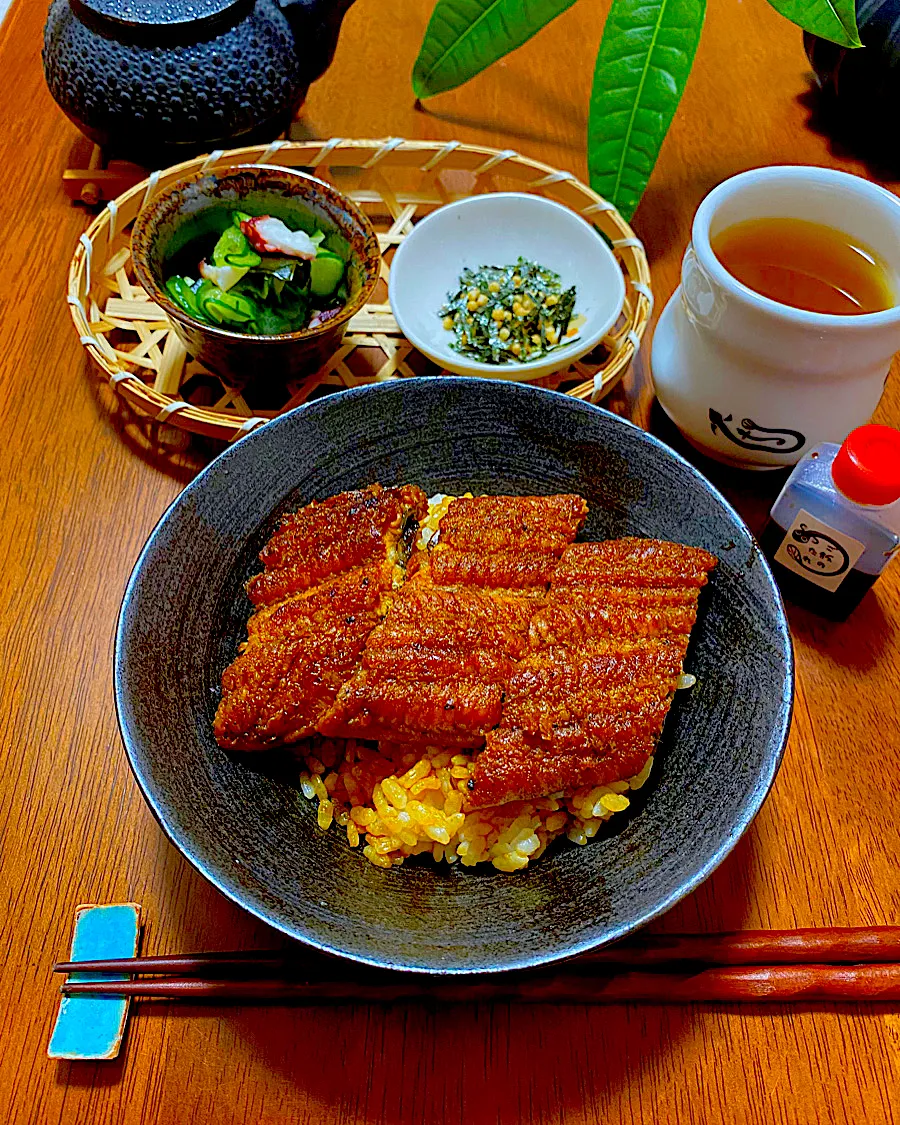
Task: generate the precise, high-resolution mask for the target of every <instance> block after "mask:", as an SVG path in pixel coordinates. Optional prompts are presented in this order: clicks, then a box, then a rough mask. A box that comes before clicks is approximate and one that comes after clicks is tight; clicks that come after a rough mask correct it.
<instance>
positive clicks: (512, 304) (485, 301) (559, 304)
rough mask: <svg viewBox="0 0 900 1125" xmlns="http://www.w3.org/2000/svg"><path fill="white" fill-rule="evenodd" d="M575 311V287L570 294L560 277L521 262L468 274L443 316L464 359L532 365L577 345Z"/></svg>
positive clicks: (570, 289) (467, 272)
mask: <svg viewBox="0 0 900 1125" xmlns="http://www.w3.org/2000/svg"><path fill="white" fill-rule="evenodd" d="M574 309H575V286H574V285H573V286H571V288H569V289H565V290H564V289H563V288H562V285H561V282H560V277H559V274H556V273H554V272H553V271H552V270H548V269H545V268H544V267H543V266H539V265H537V264H536V263H535V262H529V261H528V260H527V259H525V258H519V260H518V261H517V262H516V264H515V265H512V266H481V267H480V269H477V270H472V269H466V270H463V272H462V274H461V275H460V279H459V289H458V290H457V291H456V292H455V293H453V294H448V297H447V303H446V304H445V305H444V306H443V307H442V308H441V309H440V311H439V313H438V315H439V316H440V317H441V318H442V319H443V322H444V327H445V328H446V329H447V330H448V331H452V332H453V333H454V335H455V337H456V339H455V342H454V343H453V344H451V345H450V346H451V347H452V348H453V350H454V351H457V352H459V353H460V354H461V355H465V356H469V357H470V358H471V359H477V360H480V361H481V362H482V363H526V362H527V361H529V360H533V359H539V358H540V357H541V356H544V355H546V354H547V353H548V352H551V351H553V350H554V349H555V348H559V347H562V346H563V345H564V344H570V343H571V342H572V340H573V339H574V336H575V333H576V331H577V329H576V328H575V326H574V325H573V324H572V314H573V312H574Z"/></svg>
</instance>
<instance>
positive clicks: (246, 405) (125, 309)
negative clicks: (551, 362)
mask: <svg viewBox="0 0 900 1125" xmlns="http://www.w3.org/2000/svg"><path fill="white" fill-rule="evenodd" d="M238 163H251V164H266V163H272V164H279V165H282V166H284V167H288V168H301V169H303V170H305V171H310V172H312V173H313V174H314V175H316V176H318V177H320V178H321V179H324V180H328V181H329V182H331V183H333V184H334V185H335V186H336V187H337V188H338V189H339V190H340V191H342V192H344V194H346V195H349V196H350V197H351V198H352V199H353V200H355V201H356V202H357V203H358V204H360V205H361V207H362V208H363V210H364V211H365V212H366V214H367V215H368V216H369V218H370V219H371V221H372V223H373V225H374V227H375V229H376V231H377V232H378V238H379V242H380V244H381V250H382V255H383V261H382V268H381V273H382V278H381V281H380V282H379V286H378V289H377V290H376V291H375V294H374V300H373V301H372V303H370V304H368V305H366V306H365V308H364V309H362V310H361V311H360V312H359V313H358V314H357V315H356V316H355V317H354V318H353V319H352V320H351V321H350V324H349V327H348V331H347V334H346V336H345V337H344V340H343V342H342V343H341V346H340V347H339V348H338V350H337V351H336V352H335V353H334V355H332V356H331V358H330V359H329V360H328V362H327V363H326V364H325V365H324V366H323V367H322V369H321V370H320V371H318V372H317V373H316V374H314V375H312V376H308V377H305V378H304V379H302V380H301V381H298V382H296V383H291V384H288V385H287V386H286V387H284V388H282V389H281V390H280V391H279V392H276V394H277V398H276V399H275V400H272V399H271V398H269V399H268V400H266V399H261V398H259V397H258V396H257V397H254V394H255V390H254V388H253V386H252V385H251V386H247V387H244V388H243V389H242V388H234V387H229V386H226V385H225V384H224V383H222V382H221V381H220V380H219V379H218V378H217V377H216V376H215V375H213V374H211V373H210V372H209V371H207V370H206V369H205V368H204V367H202V366H201V365H200V364H199V363H197V362H196V361H194V360H193V359H191V358H190V357H189V356H187V355H186V354H185V351H184V348H183V347H182V345H181V344H180V343H179V341H178V339H177V338H176V336H175V334H174V332H172V331H171V329H170V326H169V323H168V321H167V320H166V319H165V316H164V315H163V313H162V310H161V309H160V308H159V306H158V305H156V304H154V303H153V302H151V301H150V300H149V299H148V298H147V295H146V294H145V293H144V291H143V289H141V288H140V287H139V286H137V285H136V283H135V282H134V275H133V272H132V267H131V250H130V234H129V231H130V227H131V224H132V223H133V221H134V219H135V218H136V216H137V214H138V212H139V211H140V209H141V208H142V207H143V206H144V205H145V204H146V203H147V202H148V201H149V200H150V199H152V198H153V196H154V194H155V193H156V192H158V191H159V190H160V189H161V188H164V187H166V186H168V185H169V184H171V183H174V182H175V181H176V180H180V179H183V178H184V177H185V176H189V175H193V174H194V173H196V172H200V171H207V170H215V169H217V168H225V167H228V166H229V165H232V164H238ZM510 190H512V191H528V192H534V193H536V194H539V195H543V196H546V197H547V198H549V199H554V200H556V201H557V202H559V203H563V204H565V205H566V206H568V207H571V208H572V209H573V210H575V211H577V212H579V213H580V214H581V215H583V216H584V217H585V218H587V219H588V220H589V221H590V222H592V223H593V224H594V225H595V226H596V227H597V228H598V229H599V230H600V232H601V233H602V234H603V235H604V236H605V237H606V238H607V240H608V241H609V242H610V243H611V245H612V247H613V250H614V252H615V254H616V257H617V259H618V261H619V263H620V265H621V267H622V272H623V274H624V275H625V280H626V287H625V288H626V295H625V305H624V308H623V312H622V315H621V317H620V318H619V322H618V323H617V324H616V325H615V327H614V328H613V330H612V331H611V332H610V333H609V334H608V335H607V337H606V338H605V339H604V341H603V342H602V344H601V345H600V346H599V347H597V348H596V349H595V350H594V351H593V352H591V353H590V354H589V355H588V356H586V357H585V358H584V359H582V360H580V361H579V362H577V363H575V364H572V365H571V366H570V367H568V368H567V369H565V370H563V371H560V372H557V373H556V374H554V375H550V376H546V377H544V378H542V379H538V380H535V381H536V382H537V383H538V384H539V385H541V386H545V387H550V388H551V389H554V390H562V391H564V392H566V393H568V394H571V395H575V396H576V397H578V398H583V399H590V401H592V402H597V401H598V400H599V399H600V398H601V397H602V396H603V395H605V394H606V393H607V392H608V391H609V390H611V389H612V387H613V386H614V385H615V384H616V383H617V382H618V381H619V379H621V377H622V375H623V374H624V373H625V371H626V370H627V368H628V366H629V364H630V363H631V361H632V360H633V359H634V356H635V354H636V352H637V350H638V348H639V347H640V342H641V338H642V336H643V334H644V331H645V329H646V327H647V323H648V321H649V319H650V314H651V312H652V308H653V297H652V293H651V290H650V271H649V267H648V265H647V257H646V254H645V253H644V247H643V245H642V244H641V242H640V240H639V239H638V238H637V237H636V236H635V234H634V232H633V231H632V229H631V227H629V226H628V224H627V223H626V222H625V220H624V219H623V218H622V216H621V215H620V214H619V213H618V211H617V210H616V209H615V207H614V206H613V205H612V204H611V203H609V202H607V201H606V200H605V199H603V198H602V197H601V196H599V195H597V194H596V192H593V191H591V189H590V188H589V187H586V186H585V185H584V184H582V183H580V182H579V181H578V180H577V179H576V178H575V177H574V176H573V175H572V174H571V173H569V172H561V171H558V170H556V169H555V168H551V167H550V166H549V165H547V164H541V163H539V162H538V161H536V160H529V159H527V158H526V157H524V156H519V154H518V153H516V152H513V151H511V150H506V151H502V152H501V151H498V150H497V149H492V148H485V147H482V146H480V145H466V144H461V143H460V142H458V141H450V142H449V143H440V142H437V141H405V140H400V139H397V138H394V139H391V140H387V141H378V140H341V139H333V140H330V141H324V142H323V141H309V142H303V143H293V142H289V141H274V142H273V143H272V144H270V145H268V146H264V145H259V146H253V147H250V148H239V149H232V150H231V151H229V152H224V151H217V152H213V153H211V154H210V155H209V156H205V157H199V158H197V159H195V160H189V161H186V162H185V163H183V164H177V165H175V166H174V167H172V168H167V169H166V170H165V171H160V172H154V173H153V174H152V175H151V176H150V177H149V178H148V179H146V180H144V181H143V182H142V183H139V184H137V185H136V186H135V187H133V188H131V189H130V190H129V191H126V192H125V193H124V194H122V195H120V196H119V197H118V199H115V200H113V201H112V202H111V203H109V204H108V205H107V206H106V208H104V210H103V211H102V212H101V213H100V214H99V215H98V216H97V217H96V218H95V219H94V221H93V222H92V223H91V225H90V226H89V227H88V229H87V231H86V232H85V233H84V234H83V235H82V236H81V239H80V242H79V245H78V247H77V248H76V251H75V255H74V257H73V259H72V263H71V266H70V268H69V281H68V296H67V300H68V303H69V309H70V312H71V314H72V319H73V320H74V322H75V328H76V331H77V332H78V335H79V338H80V340H81V343H82V344H83V345H84V347H85V348H86V349H87V351H88V353H89V354H90V355H91V357H92V358H93V359H94V360H95V361H96V363H97V364H99V366H100V367H101V368H102V370H103V371H104V372H105V373H106V375H107V376H108V378H109V380H110V382H111V383H112V384H113V386H114V387H115V389H116V390H117V391H118V393H119V394H120V395H122V396H123V397H124V398H125V399H126V400H127V401H128V403H129V404H130V405H131V406H132V407H134V408H135V409H137V410H138V411H140V412H141V413H142V414H144V415H149V416H150V417H151V418H153V419H155V420H156V421H158V422H167V423H170V424H171V425H174V426H178V427H179V428H181V429H183V430H188V431H191V432H194V433H200V434H204V435H206V436H208V437H212V438H217V439H220V440H224V441H235V440H237V439H238V438H240V437H243V436H244V434H247V433H249V432H250V431H251V430H253V429H255V428H256V427H257V426H260V425H263V424H264V423H265V422H266V421H268V420H269V419H271V418H273V417H275V416H276V415H278V414H281V413H282V412H283V411H285V410H290V409H292V408H293V407H295V406H298V405H300V404H301V403H302V402H305V401H307V400H308V399H310V398H314V397H316V396H318V395H321V394H326V393H328V392H330V391H335V390H341V389H343V388H345V387H355V386H358V385H359V384H361V383H369V382H376V381H381V380H385V379H397V378H402V377H404V376H409V375H426V374H438V373H439V368H438V367H437V366H436V365H435V364H433V363H431V362H430V361H429V360H427V359H426V358H425V357H424V356H422V355H421V354H419V353H418V352H416V351H415V349H414V348H413V347H412V345H411V344H409V342H408V341H407V340H406V339H405V338H404V337H403V335H402V334H401V333H400V330H399V328H398V327H397V322H396V321H395V320H394V318H393V316H392V314H391V309H390V305H389V304H388V303H387V279H388V276H389V273H390V263H391V259H392V258H393V255H394V252H395V250H396V248H397V246H398V245H399V244H400V243H401V242H402V241H403V239H404V237H405V236H406V235H407V234H408V233H409V232H410V230H412V226H413V224H414V223H415V222H416V220H417V219H419V218H421V217H422V216H424V215H427V214H429V213H430V212H431V211H434V210H435V209H436V208H438V207H441V206H443V205H444V204H446V203H450V202H452V201H454V200H456V199H461V198H464V197H465V196H468V195H476V194H480V193H483V192H490V191H510ZM265 393H266V394H268V395H269V396H271V395H272V394H273V391H272V390H271V388H269V389H268V390H267V391H266V392H265Z"/></svg>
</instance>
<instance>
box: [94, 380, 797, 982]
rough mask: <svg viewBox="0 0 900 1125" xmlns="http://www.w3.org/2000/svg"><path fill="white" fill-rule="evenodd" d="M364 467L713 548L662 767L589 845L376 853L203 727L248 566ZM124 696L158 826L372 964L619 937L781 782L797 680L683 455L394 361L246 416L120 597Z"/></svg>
mask: <svg viewBox="0 0 900 1125" xmlns="http://www.w3.org/2000/svg"><path fill="white" fill-rule="evenodd" d="M373 481H380V482H382V483H383V484H386V485H387V484H399V483H401V482H404V481H410V482H415V483H416V484H419V485H421V486H422V487H423V488H424V489H425V490H426V492H428V493H429V494H430V493H434V492H438V491H441V492H448V493H458V492H463V491H467V490H470V491H473V492H476V493H477V492H496V493H504V492H506V493H510V492H511V493H529V492H537V493H551V492H563V491H572V492H579V493H581V494H582V495H583V496H584V497H585V498H586V499H587V500H588V502H589V504H590V516H589V518H588V522H587V525H586V527H585V531H584V533H583V534H584V537H586V538H589V539H599V538H605V537H608V536H618V535H626V534H627V535H650V536H658V537H660V538H664V539H672V540H676V541H679V542H682V543H687V544H691V545H694V546H699V547H705V548H706V549H707V550H709V551H712V552H714V553H715V554H716V555H717V556H718V557H719V560H720V562H719V566H718V567H717V568H716V570H715V571H714V573H713V575H712V580H711V582H710V585H709V587H708V588H707V589H706V590H705V591H704V592H703V596H702V599H701V605H700V615H699V620H698V622H697V625H696V627H695V630H694V637H693V640H692V643H691V648H690V651H689V653H688V658H687V662H686V667H687V669H688V671H690V672H693V673H694V674H695V675H696V676H697V684H696V686H695V687H694V688H693V689H692V690H690V691H684V692H680V693H678V695H677V698H676V701H675V704H674V706H673V709H672V712H671V714H670V716H669V719H668V721H667V723H666V728H665V731H664V734H663V738H662V741H661V744H660V749H659V753H658V757H657V761H656V764H655V767H654V771H653V773H652V774H651V778H650V781H649V782H648V783H647V785H646V786H645V787H644V788H643V789H642V790H641V791H640V792H639V793H637V794H635V798H636V799H635V800H634V801H633V804H632V807H631V809H629V811H628V813H626V814H622V815H619V816H616V817H614V818H613V819H612V821H611V822H610V825H609V828H608V831H607V834H606V835H605V836H604V837H603V838H599V837H598V838H597V839H596V840H594V841H592V842H591V843H589V844H588V845H587V846H585V847H577V846H576V845H574V844H570V843H568V841H562V842H559V843H557V844H556V845H555V846H554V847H553V848H552V850H551V851H550V852H548V854H547V855H545V856H544V857H543V858H542V859H541V860H540V861H539V862H537V863H534V864H533V865H530V866H529V867H528V868H527V869H526V870H524V871H522V872H517V873H515V874H513V875H504V874H501V873H499V872H496V871H494V870H493V868H487V869H484V870H482V869H481V868H470V869H462V868H459V867H458V866H457V867H448V866H447V865H446V864H441V865H440V866H436V865H433V864H432V863H431V862H430V861H424V862H423V861H416V862H407V863H406V864H404V865H403V866H402V867H398V868H394V869H391V870H387V871H385V870H382V869H381V868H376V867H373V866H372V865H371V864H370V863H369V862H368V861H367V860H366V859H365V858H364V857H363V856H362V855H361V854H360V852H359V851H352V850H351V849H350V848H349V847H348V846H347V841H346V838H345V837H343V835H342V834H341V833H339V832H338V831H337V830H336V829H332V830H331V831H330V832H328V833H327V834H325V833H323V832H321V831H320V830H319V829H318V828H317V826H316V811H315V806H314V803H310V802H307V801H305V800H304V799H303V798H302V797H301V795H300V793H299V792H298V789H297V786H296V784H295V783H292V780H291V778H290V776H289V775H286V774H283V773H282V774H279V772H278V771H277V770H275V769H272V770H268V771H267V770H265V769H262V768H260V760H259V758H254V757H251V756H244V757H241V756H239V755H229V754H227V753H225V752H224V751H222V750H220V749H219V747H218V746H217V745H216V743H215V742H214V740H213V737H212V718H213V713H214V710H215V707H216V703H217V700H218V685H219V677H220V674H221V672H222V669H223V668H224V667H225V665H226V664H228V663H229V662H230V660H231V659H232V658H233V656H234V653H235V650H236V648H237V645H238V643H239V642H240V641H241V639H242V638H243V636H244V624H245V621H246V616H247V612H248V610H249V603H248V601H247V600H246V598H245V595H244V592H243V589H242V584H243V582H244V581H245V580H246V579H247V578H248V577H249V575H251V574H252V573H254V572H255V571H256V570H258V563H257V561H256V555H257V552H258V551H259V549H260V547H261V546H262V544H263V543H264V542H265V541H266V539H267V538H268V536H269V535H270V533H271V531H272V530H273V528H274V525H275V522H276V520H277V519H278V518H279V516H280V515H281V514H282V513H284V512H286V511H289V510H291V509H294V508H296V507H298V506H300V505H302V504H305V503H307V502H308V501H310V500H313V499H318V498H323V497H326V496H329V495H331V494H333V493H336V492H340V491H342V490H343V489H347V488H357V487H360V486H362V485H365V484H368V483H370V482H373ZM115 676H116V701H117V706H118V712H119V721H120V724H121V728H122V734H123V737H124V739H125V745H126V748H127V751H128V756H129V758H130V760H131V765H132V768H133V769H134V772H135V775H136V777H137V779H138V783H139V784H140V786H141V788H142V790H143V792H144V795H145V796H146V798H147V800H148V802H149V803H150V806H151V807H152V809H153V810H154V812H155V813H156V815H157V817H158V818H159V821H160V823H161V824H162V826H163V829H164V830H165V832H166V833H167V834H168V836H169V837H170V838H171V839H172V840H173V842H174V843H175V844H176V845H177V846H178V847H179V848H180V849H181V851H182V852H183V853H184V855H185V856H186V857H187V858H188V859H189V860H190V861H191V862H192V863H193V864H194V865H195V866H196V867H197V868H198V870H200V871H201V872H202V873H203V874H204V875H205V876H206V877H207V878H208V879H210V880H211V881H212V882H213V883H214V884H215V885H216V886H217V887H218V888H219V889H220V890H221V891H222V892H223V893H225V894H226V895H228V896H229V897H231V898H232V899H234V901H235V902H237V903H240V904H241V905H242V906H244V907H245V908H246V909H247V910H249V911H251V912H252V913H253V914H255V915H257V916H258V917H260V918H262V919H263V920H264V921H266V922H268V923H270V924H271V925H273V926H275V927H277V928H278V929H280V930H283V931H284V932H285V933H286V934H290V935H291V936H292V937H295V938H299V939H301V940H303V941H305V942H309V943H310V944H311V945H314V946H317V947H319V948H320V949H324V950H327V951H330V952H333V953H339V954H344V955H345V956H348V957H352V958H356V959H358V960H360V961H365V962H369V963H371V964H375V965H381V966H388V967H393V968H402V969H421V970H427V971H431V972H468V971H476V970H480V971H483V970H496V969H509V968H515V967H524V966H529V965H536V964H539V963H541V962H546V961H551V960H553V959H555V958H559V957H565V956H567V955H569V954H573V953H578V952H579V951H581V950H585V949H589V948H590V947H592V946H596V945H599V944H602V943H604V942H608V941H612V940H613V939H615V938H620V937H622V936H623V935H625V934H627V933H629V932H630V931H631V930H634V929H635V928H636V927H638V926H641V925H643V924H644V923H645V922H647V921H648V920H649V919H651V918H653V917H654V916H655V915H657V914H659V913H661V912H662V911H664V910H666V909H667V908H668V907H670V906H672V905H673V903H675V902H677V901H678V899H680V898H681V897H682V896H683V895H685V894H687V893H688V892H689V891H691V890H692V889H694V888H695V887H696V886H697V885H698V884H699V883H700V882H702V880H703V879H705V878H706V877H707V876H708V875H709V874H710V872H711V871H712V870H713V869H714V868H715V867H716V865H717V864H718V863H720V862H721V860H722V859H723V858H724V857H725V856H726V855H727V854H728V852H729V851H730V850H731V849H732V848H733V847H734V845H735V843H736V842H737V840H738V838H739V837H740V836H741V834H742V833H743V832H744V831H745V829H746V828H747V826H748V825H749V823H750V821H751V820H752V819H753V816H754V814H755V813H756V812H757V810H758V809H759V807H760V805H761V804H762V802H763V799H764V798H765V796H766V793H767V792H768V790H769V787H770V786H771V784H772V781H773V779H774V777H775V772H776V770H777V768H778V763H779V760H780V757H781V753H782V749H783V747H784V743H785V740H786V737H787V731H788V725H789V721H790V712H791V696H792V688H793V662H792V654H791V644H790V637H789V633H788V629H787V624H786V622H785V618H784V613H783V611H782V607H781V601H780V598H779V595H778V592H777V590H776V587H775V585H774V584H773V581H772V577H771V575H770V573H769V570H768V567H767V566H766V563H765V562H764V560H763V558H762V556H761V555H760V552H759V549H758V547H757V546H756V543H755V542H754V541H753V539H752V538H751V536H750V534H749V532H748V531H747V528H746V527H745V525H744V524H743V523H742V521H741V520H740V518H739V517H738V516H737V515H736V514H735V512H734V511H733V510H732V509H731V508H730V507H729V506H728V504H727V503H726V502H725V500H724V499H723V498H722V497H721V496H720V495H719V493H718V492H716V490H715V489H714V488H713V487H712V486H711V485H710V484H709V483H708V482H707V481H706V480H705V479H704V478H703V477H702V476H701V475H700V474H699V473H698V472H697V471H696V470H695V469H693V468H692V467H691V466H690V465H689V464H688V463H687V462H685V461H684V460H682V459H681V458H680V457H678V456H677V455H676V454H674V453H672V452H671V451H670V450H669V449H667V448H666V447H665V446H664V445H662V444H661V443H660V442H659V441H657V440H656V439H655V438H653V437H651V436H650V435H648V434H646V433H644V432H643V431H642V430H639V429H637V428H636V427H634V426H632V425H630V424H629V423H628V422H624V421H622V419H620V418H617V417H616V416H615V415H613V414H609V413H607V412H606V411H604V410H600V409H598V408H597V407H593V406H589V405H587V404H586V403H583V402H580V401H578V400H576V399H572V398H568V397H566V396H565V395H561V394H555V393H553V392H550V391H544V390H541V389H539V388H536V387H529V386H522V385H520V384H514V383H507V382H499V381H488V380H479V379H462V378H435V379H413V380H408V381H407V380H404V381H398V382H392V383H386V384H381V385H375V386H370V387H364V388H360V389H358V390H353V391H345V392H343V393H341V394H336V395H332V396H329V397H326V398H322V399H319V400H317V401H316V402H314V403H311V404H310V405H308V406H305V407H302V408H301V409H299V410H296V411H294V412H293V413H291V414H287V415H284V416H283V417H281V418H278V419H277V420H275V421H274V422H272V423H270V424H269V425H267V426H265V427H264V428H263V429H261V430H258V431H256V432H254V433H252V434H250V435H249V436H248V437H246V438H244V439H243V440H242V441H241V442H240V443H239V444H237V445H235V446H233V447H232V448H230V449H228V450H227V451H226V452H225V453H223V454H222V455H221V456H220V457H219V458H217V460H216V461H214V462H213V463H212V464H211V465H210V466H209V467H208V468H207V469H206V470H205V471H204V472H203V473H201V474H200V476H199V477H198V478H197V479H196V480H195V481H194V482H193V483H192V484H190V485H189V486H188V487H187V488H186V489H185V490H184V492H183V493H182V494H181V496H180V497H179V498H178V500H176V502H175V503H174V504H173V505H172V507H171V508H170V509H169V511H168V512H167V513H166V515H165V516H164V517H163V519H162V520H161V522H160V524H159V526H158V527H157V528H156V530H155V531H154V533H153V535H152V536H151V538H150V541H149V543H148V544H147V546H146V547H145V549H144V551H143V553H142V555H141V557H140V559H139V561H138V564H137V566H136V568H135V571H134V574H133V575H132V578H131V581H130V583H129V585H128V590H127V592H126V595H125V601H124V605H123V608H122V615H121V619H120V622H119V631H118V637H117V644H116V669H115Z"/></svg>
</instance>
